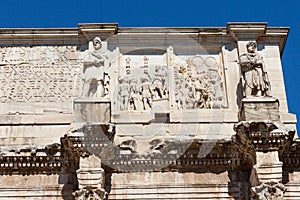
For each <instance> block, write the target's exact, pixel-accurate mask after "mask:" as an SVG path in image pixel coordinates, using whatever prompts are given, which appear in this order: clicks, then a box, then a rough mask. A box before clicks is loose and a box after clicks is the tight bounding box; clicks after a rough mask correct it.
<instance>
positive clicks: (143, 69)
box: [115, 47, 226, 111]
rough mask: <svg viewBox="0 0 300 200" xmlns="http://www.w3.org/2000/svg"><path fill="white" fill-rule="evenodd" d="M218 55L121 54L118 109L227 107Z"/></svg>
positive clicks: (117, 98)
mask: <svg viewBox="0 0 300 200" xmlns="http://www.w3.org/2000/svg"><path fill="white" fill-rule="evenodd" d="M219 59H220V55H195V56H190V55H180V56H177V55H175V54H174V52H173V47H169V48H167V51H166V53H165V54H164V55H147V56H141V55H130V56H123V58H122V59H121V60H122V61H121V66H122V67H121V68H122V69H123V71H122V70H120V71H119V79H118V87H117V95H116V97H115V101H116V104H118V105H117V108H116V110H117V111H147V110H151V109H153V107H155V106H159V107H161V108H162V109H163V110H169V109H170V104H172V105H173V109H175V110H181V109H210V108H224V107H226V95H225V84H224V72H223V65H222V64H220V61H219Z"/></svg>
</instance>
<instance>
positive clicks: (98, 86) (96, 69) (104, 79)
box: [82, 37, 110, 97]
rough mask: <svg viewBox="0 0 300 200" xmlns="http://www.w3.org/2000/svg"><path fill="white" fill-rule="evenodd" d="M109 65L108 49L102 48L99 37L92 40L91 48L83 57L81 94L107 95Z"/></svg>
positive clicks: (91, 95) (92, 95)
mask: <svg viewBox="0 0 300 200" xmlns="http://www.w3.org/2000/svg"><path fill="white" fill-rule="evenodd" d="M109 66H110V62H109V58H108V50H107V49H104V48H103V44H102V41H101V39H100V38H99V37H95V38H94V40H93V49H89V50H88V51H87V52H86V55H85V57H84V59H83V77H82V78H83V89H82V92H83V96H84V97H104V96H107V95H108V87H109V79H110V77H109V74H108V72H107V70H108V67H109Z"/></svg>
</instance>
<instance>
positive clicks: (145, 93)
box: [140, 70, 153, 110]
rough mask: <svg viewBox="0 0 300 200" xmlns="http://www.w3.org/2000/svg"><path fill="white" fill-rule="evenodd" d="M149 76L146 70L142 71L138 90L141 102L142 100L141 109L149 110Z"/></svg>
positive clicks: (150, 96) (150, 102)
mask: <svg viewBox="0 0 300 200" xmlns="http://www.w3.org/2000/svg"><path fill="white" fill-rule="evenodd" d="M150 80H151V78H150V76H149V74H148V71H146V70H145V71H144V74H143V76H142V77H141V86H140V91H141V94H142V102H143V109H144V110H149V109H151V106H152V98H153V94H152V89H151V82H150Z"/></svg>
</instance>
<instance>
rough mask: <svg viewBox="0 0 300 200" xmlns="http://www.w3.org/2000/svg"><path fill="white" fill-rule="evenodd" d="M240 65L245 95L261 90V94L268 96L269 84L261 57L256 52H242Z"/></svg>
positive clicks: (254, 93) (255, 93)
mask: <svg viewBox="0 0 300 200" xmlns="http://www.w3.org/2000/svg"><path fill="white" fill-rule="evenodd" d="M240 65H241V71H242V76H243V78H244V81H245V85H244V90H245V94H246V96H248V95H257V93H258V91H261V96H268V95H269V87H270V84H269V80H268V76H267V73H266V70H265V66H264V63H263V61H262V57H261V56H259V55H258V54H257V53H247V54H243V55H241V56H240Z"/></svg>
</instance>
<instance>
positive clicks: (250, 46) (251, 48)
mask: <svg viewBox="0 0 300 200" xmlns="http://www.w3.org/2000/svg"><path fill="white" fill-rule="evenodd" d="M256 47H257V44H256V42H248V44H247V51H248V52H249V53H254V52H255V51H256Z"/></svg>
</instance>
